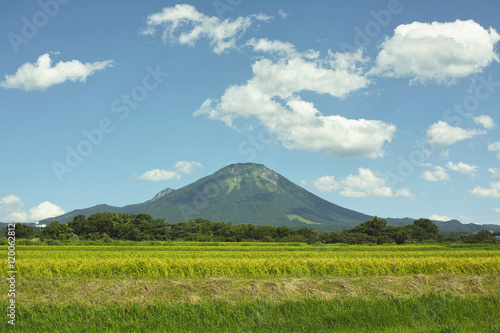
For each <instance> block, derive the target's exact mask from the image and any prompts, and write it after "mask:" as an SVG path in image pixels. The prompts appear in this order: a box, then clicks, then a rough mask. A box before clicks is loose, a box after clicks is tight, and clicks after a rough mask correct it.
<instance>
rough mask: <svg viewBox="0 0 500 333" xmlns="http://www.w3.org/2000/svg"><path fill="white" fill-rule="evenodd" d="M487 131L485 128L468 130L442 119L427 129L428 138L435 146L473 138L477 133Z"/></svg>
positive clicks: (480, 133)
mask: <svg viewBox="0 0 500 333" xmlns="http://www.w3.org/2000/svg"><path fill="white" fill-rule="evenodd" d="M485 133H486V131H484V130H476V129H470V130H466V129H463V128H460V127H453V126H451V125H449V124H448V123H446V122H444V121H442V120H440V121H438V122H437V123H435V124H433V125H431V126H430V127H429V129H428V130H427V139H428V141H429V143H430V144H432V145H433V146H437V147H442V146H448V145H451V144H454V143H455V142H458V141H462V140H465V139H471V138H473V137H475V136H476V135H482V134H485Z"/></svg>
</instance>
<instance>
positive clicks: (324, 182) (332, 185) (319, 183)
mask: <svg viewBox="0 0 500 333" xmlns="http://www.w3.org/2000/svg"><path fill="white" fill-rule="evenodd" d="M313 186H314V187H315V188H317V189H318V190H320V191H321V192H331V191H333V190H337V189H338V188H339V184H338V182H337V181H336V180H335V176H323V177H320V178H318V179H316V180H315V181H314V182H313Z"/></svg>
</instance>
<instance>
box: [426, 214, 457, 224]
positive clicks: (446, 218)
mask: <svg viewBox="0 0 500 333" xmlns="http://www.w3.org/2000/svg"><path fill="white" fill-rule="evenodd" d="M429 220H434V221H443V222H446V221H450V220H453V218H452V217H449V216H446V215H438V214H432V215H431V216H429Z"/></svg>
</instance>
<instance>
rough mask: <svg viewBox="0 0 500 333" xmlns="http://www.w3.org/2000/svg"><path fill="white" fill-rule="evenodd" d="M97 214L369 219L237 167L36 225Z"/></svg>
mask: <svg viewBox="0 0 500 333" xmlns="http://www.w3.org/2000/svg"><path fill="white" fill-rule="evenodd" d="M98 212H112V213H124V214H139V213H145V214H150V215H151V216H152V217H153V218H155V219H156V218H162V219H163V218H164V219H165V221H167V222H169V223H177V222H181V221H189V220H192V219H195V218H205V219H208V220H211V221H214V222H231V223H233V224H241V223H253V224H255V225H275V226H281V225H287V226H291V227H297V228H298V227H304V226H309V227H314V228H315V229H317V230H319V231H341V230H343V229H349V228H353V227H354V226H356V225H358V224H359V223H361V222H365V221H367V220H369V219H371V218H373V216H371V215H366V214H363V213H360V212H356V211H353V210H350V209H347V208H344V207H341V206H338V205H335V204H333V203H331V202H328V201H326V200H324V199H321V198H320V197H318V196H316V195H314V194H313V193H311V192H309V191H307V190H305V189H303V188H302V187H300V186H298V185H296V184H294V183H293V182H291V181H289V180H288V179H286V178H285V177H283V176H281V175H280V174H278V173H276V172H275V171H273V170H271V169H269V168H267V167H266V166H264V165H262V164H255V163H237V164H231V165H229V166H226V167H224V168H222V169H220V170H219V171H217V172H215V173H214V174H212V175H209V176H207V177H204V178H201V179H199V180H197V181H196V182H194V183H192V184H189V185H187V186H184V187H182V188H180V189H177V190H173V189H171V188H167V189H165V190H163V191H161V192H159V193H158V194H156V195H155V196H154V197H153V198H152V199H150V200H147V201H145V202H143V203H139V204H133V205H127V206H125V207H113V206H109V205H97V206H94V207H90V208H86V209H77V210H74V211H71V212H69V213H66V214H64V215H61V216H57V217H54V218H51V219H46V220H43V221H42V222H43V223H49V222H51V221H55V220H57V221H59V222H68V221H71V220H72V219H73V217H75V216H77V215H80V214H82V215H85V216H87V217H88V216H90V215H92V214H95V213H98ZM414 220H415V219H411V218H404V219H391V218H389V219H387V221H388V224H389V225H406V224H411V223H413V221H414ZM436 224H437V225H438V227H439V228H440V229H441V230H443V231H467V232H471V231H478V230H481V229H485V228H488V230H500V226H496V225H489V226H483V225H471V224H467V225H464V224H461V223H460V222H459V221H456V220H455V221H449V222H436ZM490 228H491V229H490Z"/></svg>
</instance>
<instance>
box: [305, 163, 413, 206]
mask: <svg viewBox="0 0 500 333" xmlns="http://www.w3.org/2000/svg"><path fill="white" fill-rule="evenodd" d="M313 186H314V187H315V188H317V189H318V190H319V191H322V192H331V191H332V190H335V191H337V190H339V191H340V192H339V193H340V195H342V196H344V197H351V198H365V197H371V196H374V197H386V198H389V197H393V196H396V197H407V198H411V199H414V198H415V196H414V195H413V194H412V193H411V192H410V189H408V188H403V189H398V190H396V193H393V191H392V189H391V188H390V187H389V185H388V184H387V180H386V179H385V178H384V177H381V176H377V175H376V174H374V173H373V172H372V171H371V170H370V169H366V168H359V169H358V174H357V175H348V176H347V177H345V178H342V179H340V180H339V181H337V180H336V179H335V176H324V177H320V178H318V179H316V180H315V181H314V182H313Z"/></svg>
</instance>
